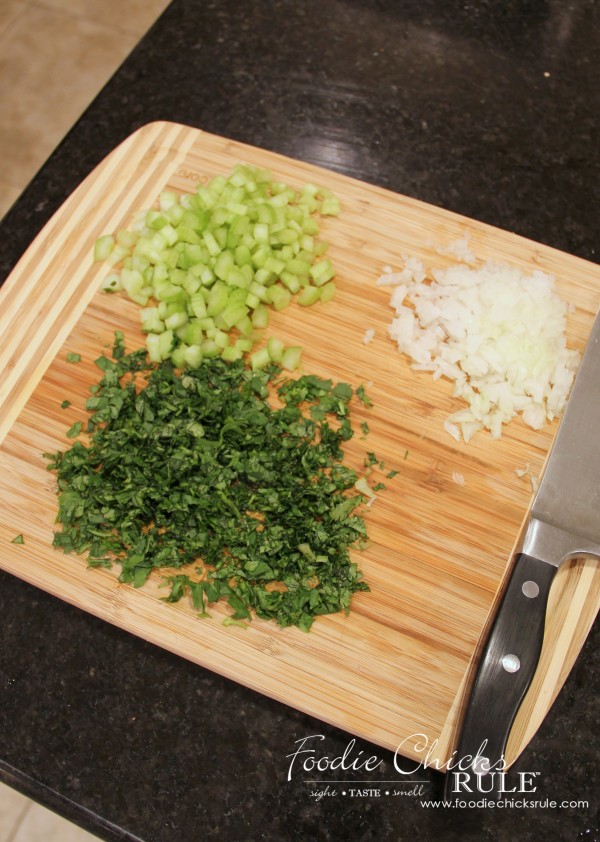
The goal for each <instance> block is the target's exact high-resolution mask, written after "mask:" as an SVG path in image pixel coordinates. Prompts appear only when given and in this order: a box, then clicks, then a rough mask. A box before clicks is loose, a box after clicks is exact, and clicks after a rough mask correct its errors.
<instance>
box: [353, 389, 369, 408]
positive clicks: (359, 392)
mask: <svg viewBox="0 0 600 842" xmlns="http://www.w3.org/2000/svg"><path fill="white" fill-rule="evenodd" d="M356 397H357V398H358V399H359V401H360V402H361V403H363V404H364V405H365V406H373V401H372V400H371V398H370V397H369V396H368V395H367V393H366V392H365V387H364V386H358V388H357V389H356Z"/></svg>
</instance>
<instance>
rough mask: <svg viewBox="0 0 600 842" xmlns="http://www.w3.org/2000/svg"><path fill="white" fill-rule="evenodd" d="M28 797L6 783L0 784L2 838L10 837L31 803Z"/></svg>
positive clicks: (0, 832) (0, 831) (0, 826)
mask: <svg viewBox="0 0 600 842" xmlns="http://www.w3.org/2000/svg"><path fill="white" fill-rule="evenodd" d="M30 803H31V802H30V801H29V799H28V798H25V796H24V795H21V793H20V792H17V791H16V790H14V789H11V787H9V786H5V784H0V840H1V842H4V840H5V839H10V838H11V835H12V833H13V831H14V830H15V829H16V827H17V825H18V824H19V821H20V820H21V818H22V817H23V814H24V813H25V812H26V810H27V809H28V807H29V805H30Z"/></svg>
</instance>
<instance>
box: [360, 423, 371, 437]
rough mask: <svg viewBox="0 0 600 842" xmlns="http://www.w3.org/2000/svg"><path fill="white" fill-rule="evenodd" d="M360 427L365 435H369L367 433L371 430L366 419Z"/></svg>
mask: <svg viewBox="0 0 600 842" xmlns="http://www.w3.org/2000/svg"><path fill="white" fill-rule="evenodd" d="M360 429H361V430H362V431H363V433H364V434H365V436H366V435H367V433H368V432H369V425H368V424H367V422H366V421H361V424H360Z"/></svg>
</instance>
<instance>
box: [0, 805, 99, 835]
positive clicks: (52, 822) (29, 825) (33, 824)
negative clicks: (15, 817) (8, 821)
mask: <svg viewBox="0 0 600 842" xmlns="http://www.w3.org/2000/svg"><path fill="white" fill-rule="evenodd" d="M97 840H98V837H97V836H92V834H91V833H87V832H86V831H85V830H81V828H79V827H77V825H75V824H71V822H68V821H66V820H65V819H63V818H62V817H61V816H57V815H56V813H52V812H51V811H50V810H46V808H45V807H41V806H40V805H39V804H34V803H32V804H31V807H30V808H29V810H28V811H27V813H26V815H25V818H24V819H23V821H22V822H21V824H20V826H19V829H18V830H17V833H16V834H15V836H14V837H13V838H12V839H11V842H97Z"/></svg>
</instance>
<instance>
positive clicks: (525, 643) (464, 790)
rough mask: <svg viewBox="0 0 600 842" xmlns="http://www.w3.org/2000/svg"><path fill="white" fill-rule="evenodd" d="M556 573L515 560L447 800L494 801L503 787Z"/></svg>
mask: <svg viewBox="0 0 600 842" xmlns="http://www.w3.org/2000/svg"><path fill="white" fill-rule="evenodd" d="M556 571H557V568H556V567H555V566H554V565H552V564H548V563H547V562H545V561H541V560H540V559H537V558H534V557H533V556H529V555H526V554H525V553H519V554H518V555H517V556H516V558H515V564H514V568H513V572H512V574H511V577H510V580H509V583H508V587H507V589H506V592H505V594H504V597H503V598H502V601H501V603H500V608H499V609H498V613H497V615H496V619H495V620H494V624H493V626H492V630H491V633H490V636H489V638H488V640H487V643H486V645H485V649H484V652H483V654H482V657H481V660H480V662H479V668H478V670H477V674H476V677H475V682H474V684H473V689H472V691H471V697H470V700H469V704H468V707H467V711H466V714H465V718H464V720H463V724H462V728H461V733H460V737H459V740H458V746H457V749H456V752H454V754H453V755H452V758H451V760H450V761H449V763H448V770H449V771H448V772H447V776H446V786H445V793H444V795H445V799H446V800H447V801H453V802H454V801H458V800H467V801H468V800H470V799H477V798H483V797H485V798H487V799H488V800H489V801H491V800H494V801H495V800H497V799H498V798H501V797H503V793H504V792H506V791H507V789H508V784H506V785H505V783H504V776H503V775H502V774H500V773H501V772H502V771H503V766H504V752H505V750H506V743H507V741H508V735H509V733H510V729H511V727H512V724H513V721H514V719H515V716H516V714H517V711H518V709H519V706H520V704H521V702H522V700H523V697H524V695H525V693H526V692H527V689H528V687H529V685H530V684H531V681H532V679H533V676H534V674H535V671H536V668H537V665H538V661H539V657H540V652H541V649H542V642H543V639H544V623H545V619H546V608H547V605H548V594H549V593H550V586H551V585H552V581H553V579H554V576H555V575H556ZM486 759H487V761H488V763H487V764H486V762H485V760H486ZM489 767H491V768H489ZM486 768H487V771H486ZM471 793H472V794H471Z"/></svg>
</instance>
